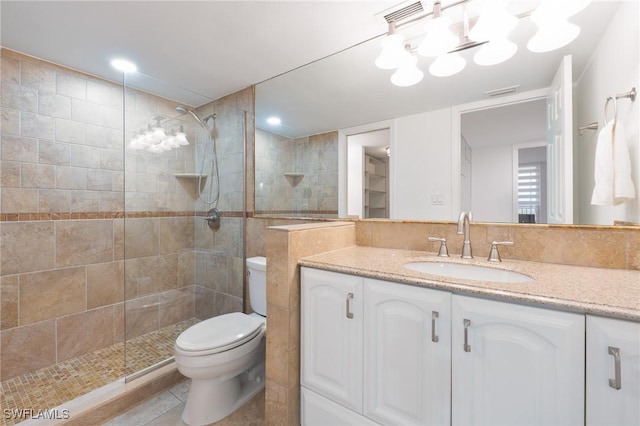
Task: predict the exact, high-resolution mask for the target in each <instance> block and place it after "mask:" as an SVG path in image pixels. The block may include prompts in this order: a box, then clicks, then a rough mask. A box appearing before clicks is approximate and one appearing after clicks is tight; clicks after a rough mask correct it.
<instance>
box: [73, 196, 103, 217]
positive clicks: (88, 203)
mask: <svg viewBox="0 0 640 426" xmlns="http://www.w3.org/2000/svg"><path fill="white" fill-rule="evenodd" d="M70 195H71V198H70V199H69V204H70V207H71V211H72V212H74V213H77V212H97V211H99V210H100V194H99V193H98V192H89V191H71V194H70Z"/></svg>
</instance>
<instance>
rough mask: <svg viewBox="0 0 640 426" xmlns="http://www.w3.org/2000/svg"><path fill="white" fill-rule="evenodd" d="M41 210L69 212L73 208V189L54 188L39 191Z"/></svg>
mask: <svg viewBox="0 0 640 426" xmlns="http://www.w3.org/2000/svg"><path fill="white" fill-rule="evenodd" d="M38 195H39V200H38V201H39V204H38V206H39V207H38V211H40V212H69V211H70V210H71V191H66V190H59V189H52V190H40V191H38Z"/></svg>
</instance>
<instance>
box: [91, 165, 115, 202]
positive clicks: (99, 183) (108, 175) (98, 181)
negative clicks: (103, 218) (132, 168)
mask: <svg viewBox="0 0 640 426" xmlns="http://www.w3.org/2000/svg"><path fill="white" fill-rule="evenodd" d="M115 173H116V172H113V171H109V170H87V190H89V191H113V190H114V185H113V184H114V180H115V179H114V174H115ZM103 211H104V210H103Z"/></svg>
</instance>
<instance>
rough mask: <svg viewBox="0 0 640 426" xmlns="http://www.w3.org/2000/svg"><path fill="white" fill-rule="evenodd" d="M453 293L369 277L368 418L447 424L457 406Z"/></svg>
mask: <svg viewBox="0 0 640 426" xmlns="http://www.w3.org/2000/svg"><path fill="white" fill-rule="evenodd" d="M450 312H451V294H450V293H448V292H445V291H437V290H431V289H427V288H421V287H415V286H410V285H402V284H397V283H390V282H386V281H380V280H373V279H368V278H365V279H364V321H365V322H364V389H365V391H364V415H365V416H367V417H368V418H370V419H373V420H375V421H377V422H379V423H382V424H395V425H425V424H437V425H444V424H449V422H450V406H451V315H450Z"/></svg>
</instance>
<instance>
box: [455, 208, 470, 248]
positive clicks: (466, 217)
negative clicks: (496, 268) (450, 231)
mask: <svg viewBox="0 0 640 426" xmlns="http://www.w3.org/2000/svg"><path fill="white" fill-rule="evenodd" d="M472 220H473V215H472V214H471V212H470V211H469V212H462V213H460V217H459V218H458V234H460V235H464V242H463V243H462V256H461V257H462V258H463V259H473V255H472V254H471V241H470V240H469V223H470V222H471V221H472Z"/></svg>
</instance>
